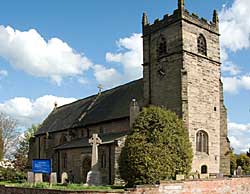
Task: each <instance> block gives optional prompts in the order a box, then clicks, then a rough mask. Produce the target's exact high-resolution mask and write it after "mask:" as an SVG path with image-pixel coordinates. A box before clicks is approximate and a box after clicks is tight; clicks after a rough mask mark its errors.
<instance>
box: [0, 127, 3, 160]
mask: <svg viewBox="0 0 250 194" xmlns="http://www.w3.org/2000/svg"><path fill="white" fill-rule="evenodd" d="M1 160H3V130H2V128H0V161H1Z"/></svg>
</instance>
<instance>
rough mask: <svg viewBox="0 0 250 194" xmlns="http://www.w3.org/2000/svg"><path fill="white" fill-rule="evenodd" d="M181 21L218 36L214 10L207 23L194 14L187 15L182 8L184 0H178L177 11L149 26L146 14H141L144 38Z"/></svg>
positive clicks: (217, 21)
mask: <svg viewBox="0 0 250 194" xmlns="http://www.w3.org/2000/svg"><path fill="white" fill-rule="evenodd" d="M181 20H184V21H186V22H189V23H192V24H194V25H196V26H198V27H201V28H203V29H205V30H208V31H210V32H212V33H216V34H219V17H218V13H217V11H216V10H215V11H214V12H213V19H212V21H208V20H207V19H205V18H203V17H199V16H198V15H197V14H195V13H189V11H188V10H186V9H185V8H184V0H179V1H178V9H176V10H175V11H174V12H173V14H172V15H169V14H166V15H164V17H163V18H162V19H156V20H155V21H154V23H152V24H150V22H149V20H148V16H147V15H146V13H143V18H142V29H143V35H144V36H146V35H148V34H151V33H153V32H156V31H158V30H160V29H162V28H164V27H167V26H170V25H171V24H174V23H176V22H178V21H181Z"/></svg>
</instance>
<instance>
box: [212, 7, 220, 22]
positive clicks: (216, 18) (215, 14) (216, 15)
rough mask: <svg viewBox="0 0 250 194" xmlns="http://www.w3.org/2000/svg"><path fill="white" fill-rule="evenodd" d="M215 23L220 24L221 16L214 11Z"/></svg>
mask: <svg viewBox="0 0 250 194" xmlns="http://www.w3.org/2000/svg"><path fill="white" fill-rule="evenodd" d="M213 22H214V23H215V24H216V25H218V24H219V16H218V13H217V11H216V10H214V14H213Z"/></svg>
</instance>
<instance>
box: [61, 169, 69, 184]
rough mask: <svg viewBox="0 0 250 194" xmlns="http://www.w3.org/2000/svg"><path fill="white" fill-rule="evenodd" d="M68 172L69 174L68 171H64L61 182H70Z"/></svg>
mask: <svg viewBox="0 0 250 194" xmlns="http://www.w3.org/2000/svg"><path fill="white" fill-rule="evenodd" d="M68 178H69V177H68V174H67V172H63V173H62V176H61V183H62V184H65V183H68Z"/></svg>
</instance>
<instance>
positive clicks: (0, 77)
mask: <svg viewBox="0 0 250 194" xmlns="http://www.w3.org/2000/svg"><path fill="white" fill-rule="evenodd" d="M6 76H8V71H6V70H1V69H0V79H2V78H3V77H6Z"/></svg>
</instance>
